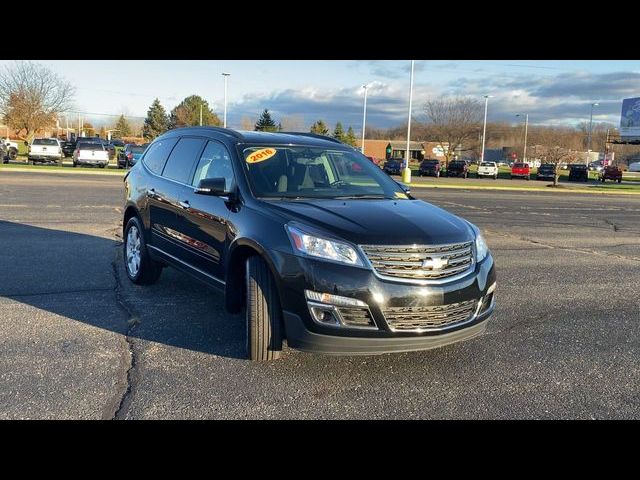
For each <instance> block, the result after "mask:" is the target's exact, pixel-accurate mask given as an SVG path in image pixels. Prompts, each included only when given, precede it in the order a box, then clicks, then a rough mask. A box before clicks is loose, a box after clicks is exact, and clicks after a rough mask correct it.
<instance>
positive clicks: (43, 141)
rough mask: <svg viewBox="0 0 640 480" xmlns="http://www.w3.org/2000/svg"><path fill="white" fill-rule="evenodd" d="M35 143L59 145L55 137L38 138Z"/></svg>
mask: <svg viewBox="0 0 640 480" xmlns="http://www.w3.org/2000/svg"><path fill="white" fill-rule="evenodd" d="M33 145H56V146H57V145H58V141H57V140H55V139H53V138H36V139H35V140H34V141H33Z"/></svg>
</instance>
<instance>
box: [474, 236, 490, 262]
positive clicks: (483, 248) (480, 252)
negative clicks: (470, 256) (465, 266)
mask: <svg viewBox="0 0 640 480" xmlns="http://www.w3.org/2000/svg"><path fill="white" fill-rule="evenodd" d="M487 253H489V247H488V246H487V242H485V241H484V237H483V236H482V234H481V233H480V232H478V233H476V262H481V261H482V260H484V259H485V257H486V256H487Z"/></svg>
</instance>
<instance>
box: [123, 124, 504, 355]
mask: <svg viewBox="0 0 640 480" xmlns="http://www.w3.org/2000/svg"><path fill="white" fill-rule="evenodd" d="M355 165H357V166H358V167H357V168H355ZM355 172H357V174H356V173H355ZM124 191H125V205H124V214H123V225H124V228H123V253H124V257H123V258H124V267H125V271H126V275H127V277H128V278H129V280H130V281H132V282H133V283H136V284H152V283H154V282H156V281H157V280H158V278H159V277H160V275H161V273H162V270H163V268H164V267H167V266H172V267H176V268H179V269H180V270H182V271H184V272H186V273H187V274H189V275H191V276H193V277H195V278H197V279H199V280H201V281H203V282H205V283H206V284H208V285H210V286H211V287H214V288H217V289H219V290H220V291H222V292H224V296H225V299H224V304H225V307H226V310H227V311H229V312H235V313H238V312H241V311H243V310H244V312H245V323H246V332H247V335H246V347H247V353H248V356H249V358H250V359H252V360H256V361H266V360H272V359H275V358H277V357H278V356H279V354H280V351H281V349H282V344H283V340H285V339H286V341H287V344H288V346H289V347H291V348H296V349H301V350H306V351H310V352H316V353H331V354H371V353H383V352H400V351H409V350H422V349H427V348H433V347H436V346H441V345H445V344H448V343H451V342H456V341H459V340H464V339H467V338H471V337H472V336H475V335H477V334H479V333H481V332H482V331H484V329H485V327H486V320H487V319H488V318H489V316H490V315H491V314H492V312H493V310H494V306H495V297H494V293H495V292H494V291H495V288H496V272H495V265H494V261H493V258H492V256H491V253H490V251H489V249H488V247H487V244H486V242H485V240H484V238H483V236H482V235H481V233H480V230H479V229H478V228H477V227H476V226H474V225H473V224H471V223H469V222H468V221H466V220H464V219H462V218H460V217H457V216H455V215H453V214H451V213H449V212H447V211H445V210H442V209H440V208H437V207H435V206H433V205H431V204H429V203H426V202H423V201H421V200H416V199H414V198H413V197H411V195H410V192H408V191H407V190H405V189H404V188H402V187H401V186H400V185H399V183H397V182H395V181H394V180H393V179H391V178H390V177H389V176H388V175H385V174H384V173H383V172H381V171H380V169H379V168H376V166H375V165H372V164H371V162H370V161H369V160H368V159H367V158H366V157H364V156H363V155H362V154H361V153H359V152H356V151H355V150H353V149H352V148H350V147H348V146H346V145H343V144H341V143H340V142H338V141H334V140H333V139H330V138H318V137H311V136H310V135H309V134H292V133H290V134H284V133H264V132H237V131H234V130H230V129H221V128H216V127H190V128H180V129H174V130H170V131H168V132H166V133H165V134H163V135H161V136H160V137H158V138H156V139H155V140H154V141H153V143H151V145H150V146H149V147H148V148H147V150H146V151H145V153H144V155H143V156H142V158H141V159H140V161H139V162H138V163H137V164H136V165H135V166H134V167H133V168H132V169H131V170H130V173H129V174H128V175H127V176H126V177H125V179H124ZM381 219H384V221H381ZM390 258H391V259H393V261H392V260H390ZM399 262H402V268H399V267H398V266H397V265H398V263H399ZM425 285H428V289H429V292H437V294H436V295H424V291H425Z"/></svg>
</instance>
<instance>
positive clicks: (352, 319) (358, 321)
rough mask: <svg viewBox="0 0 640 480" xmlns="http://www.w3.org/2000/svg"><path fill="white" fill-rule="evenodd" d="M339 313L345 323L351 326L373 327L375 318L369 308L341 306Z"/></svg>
mask: <svg viewBox="0 0 640 480" xmlns="http://www.w3.org/2000/svg"><path fill="white" fill-rule="evenodd" d="M338 313H339V314H340V317H341V318H342V321H343V322H344V324H345V325H348V326H350V327H373V326H374V323H373V319H372V318H371V313H370V312H369V309H368V308H348V307H339V308H338Z"/></svg>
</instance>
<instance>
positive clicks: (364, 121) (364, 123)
mask: <svg viewBox="0 0 640 480" xmlns="http://www.w3.org/2000/svg"><path fill="white" fill-rule="evenodd" d="M362 88H364V112H363V113H362V148H361V151H362V154H363V155H364V132H365V128H366V125H367V90H368V88H369V85H362Z"/></svg>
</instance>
